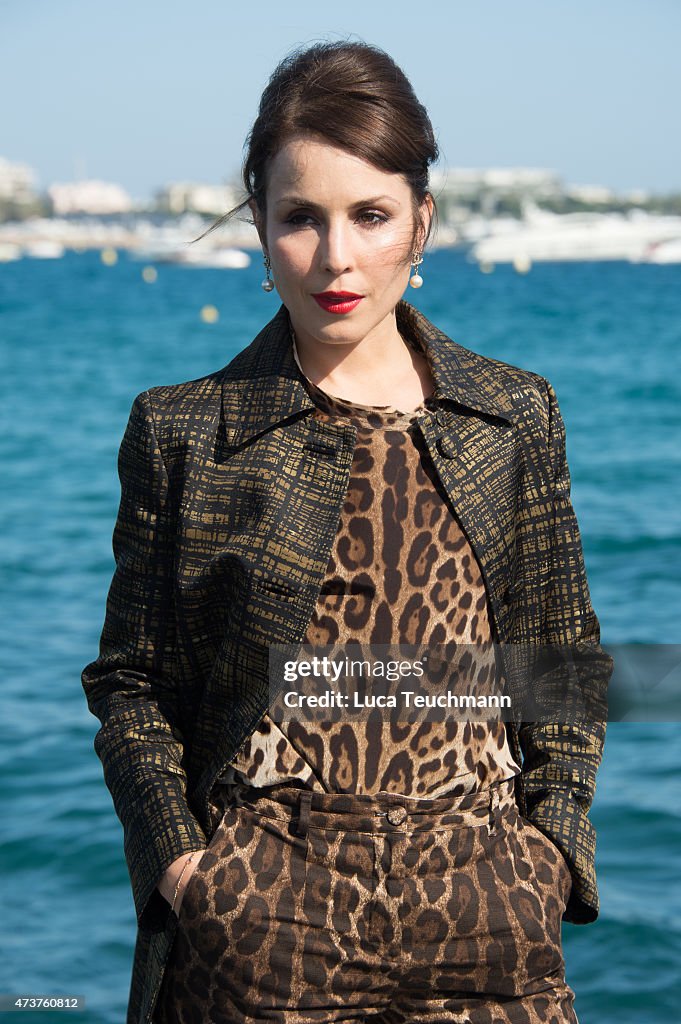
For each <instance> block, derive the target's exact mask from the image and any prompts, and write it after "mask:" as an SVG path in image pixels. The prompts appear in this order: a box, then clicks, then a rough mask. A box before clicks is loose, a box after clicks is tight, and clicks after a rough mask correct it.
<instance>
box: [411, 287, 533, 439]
mask: <svg viewBox="0 0 681 1024" xmlns="http://www.w3.org/2000/svg"><path fill="white" fill-rule="evenodd" d="M398 320H399V321H400V322H401V325H402V326H404V327H405V328H407V329H408V330H409V331H410V333H411V334H412V337H415V338H417V339H418V341H419V344H420V347H421V348H423V349H425V351H426V353H427V355H428V358H429V361H430V363H431V368H432V369H433V373H434V376H435V378H436V381H437V383H438V385H439V387H440V391H441V394H442V395H443V396H444V397H447V398H451V399H452V400H454V401H456V402H458V403H459V404H461V405H463V406H469V407H470V408H472V409H475V410H477V411H478V412H481V413H486V414H489V415H491V416H499V417H501V418H502V419H506V420H507V421H511V422H513V423H515V424H516V425H517V426H518V427H525V428H530V429H533V430H539V431H541V432H546V431H547V429H548V424H549V414H550V395H551V390H552V389H551V385H550V384H549V382H548V380H547V379H546V378H545V377H543V376H542V375H541V374H539V373H536V372H534V371H533V370H530V369H526V368H524V367H521V366H516V365H514V364H513V363H509V362H505V361H504V360H502V359H495V358H493V357H492V356H485V355H482V354H481V353H479V352H476V351H475V350H474V349H473V348H469V347H467V346H466V345H463V344H461V342H460V341H458V340H455V339H454V338H452V337H451V336H450V335H448V334H445V333H444V331H442V330H441V329H440V328H439V327H436V326H435V325H434V324H432V323H431V322H430V321H429V320H427V319H426V317H425V316H423V314H422V313H420V312H417V311H416V310H415V309H414V308H413V307H411V306H408V305H407V304H406V303H402V304H401V306H400V307H398Z"/></svg>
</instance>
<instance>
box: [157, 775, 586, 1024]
mask: <svg viewBox="0 0 681 1024" xmlns="http://www.w3.org/2000/svg"><path fill="white" fill-rule="evenodd" d="M214 793H215V791H214ZM217 799H218V800H222V805H221V807H219V808H218V810H219V812H220V813H221V819H220V822H219V826H218V828H217V830H216V832H215V833H214V835H213V837H212V839H211V841H210V844H209V846H208V848H207V849H206V851H205V853H204V854H203V855H202V857H201V859H200V861H199V864H198V866H197V867H196V869H195V870H194V872H193V874H192V876H191V879H190V881H189V884H188V886H187V888H186V890H185V893H184V897H183V900H182V903H181V905H180V909H179V915H178V924H177V931H176V934H175V940H174V943H173V947H172V949H171V952H170V958H169V962H168V965H167V968H166V973H165V976H164V980H163V986H162V989H161V992H160V996H159V1002H158V1005H157V1009H156V1014H155V1016H154V1021H155V1022H156V1024H260V1022H265V1021H268V1022H281V1024H312V1022H320V1024H321V1022H323V1024H326V1022H346V1021H347V1022H349V1021H353V1022H363V1021H367V1022H369V1021H371V1022H373V1024H398V1022H407V1021H408V1022H409V1024H434V1022H440V1024H445V1022H447V1024H539V1022H542V1024H564V1022H570V1024H575V1022H576V1021H577V1018H576V1016H575V1012H574V1009H573V1001H574V992H573V991H572V989H571V988H570V987H569V986H568V985H567V984H566V981H565V974H564V960H563V955H562V948H561V917H562V914H563V911H564V909H565V906H566V903H567V899H568V896H569V894H570V887H571V884H572V883H571V876H570V872H569V869H568V866H567V864H566V862H565V860H564V858H563V856H562V855H561V853H560V852H559V850H558V849H557V848H556V847H555V846H554V844H553V843H552V842H551V840H550V839H548V838H547V837H546V836H544V835H543V834H542V833H541V832H540V831H539V830H538V829H537V828H536V827H535V826H534V825H533V824H531V823H530V822H529V821H528V820H527V819H525V818H523V817H521V816H520V814H519V813H518V809H517V806H516V803H515V799H514V796H513V780H512V779H510V780H505V781H503V782H500V783H495V784H493V785H492V786H490V787H489V788H488V789H483V790H478V791H476V792H473V793H468V794H467V795H464V796H458V797H440V798H436V799H431V800H427V799H413V798H408V797H404V796H401V795H399V794H395V793H387V792H385V793H384V792H382V793H378V794H374V795H363V794H359V795H356V794H332V793H313V792H312V791H311V790H309V789H306V788H304V787H301V786H299V785H297V784H286V783H284V784H282V785H278V786H275V787H271V788H262V789H254V788H253V787H250V786H248V785H236V786H230V787H229V788H228V787H225V786H223V787H222V791H221V793H220V792H218V795H217Z"/></svg>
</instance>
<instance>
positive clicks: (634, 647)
mask: <svg viewBox="0 0 681 1024" xmlns="http://www.w3.org/2000/svg"><path fill="white" fill-rule="evenodd" d="M269 683H270V710H269V715H270V717H271V718H272V719H273V720H275V721H278V722H283V721H291V720H297V721H307V722H317V723H320V722H325V721H326V722H328V721H339V720H343V719H347V720H351V721H357V720H362V719H367V718H368V716H376V715H377V714H380V715H381V716H385V717H387V718H389V719H390V720H391V721H402V722H414V721H417V720H423V719H426V720H435V721H444V720H446V719H455V720H458V721H468V722H474V721H487V722H489V721H498V720H502V721H515V722H535V721H550V722H557V723H564V724H566V725H568V724H570V723H574V722H589V721H592V722H604V721H681V644H647V645H640V644H617V645H608V646H607V647H606V646H605V645H599V644H595V643H589V644H587V643H580V644H573V645H569V644H562V645H557V644H554V645H549V644H545V645H537V644H491V643H487V644H480V645H476V644H454V643H448V644H443V645H428V646H417V645H409V646H407V645H393V646H386V645H378V644H347V645H338V644H337V645H334V646H325V647H321V646H317V647H314V646H310V645H272V646H271V647H270V648H269Z"/></svg>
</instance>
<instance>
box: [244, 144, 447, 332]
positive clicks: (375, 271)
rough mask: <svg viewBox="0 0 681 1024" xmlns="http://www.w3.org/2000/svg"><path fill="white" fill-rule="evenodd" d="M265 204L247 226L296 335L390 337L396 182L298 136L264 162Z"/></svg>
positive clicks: (403, 271) (403, 272)
mask: <svg viewBox="0 0 681 1024" xmlns="http://www.w3.org/2000/svg"><path fill="white" fill-rule="evenodd" d="M266 205H267V214H266V217H265V220H264V223H263V222H262V221H261V220H260V219H259V218H258V216H257V214H256V223H257V225H258V230H259V233H260V237H261V241H262V242H263V247H264V249H265V251H266V252H268V253H269V256H270V259H271V263H272V276H273V278H274V282H275V285H276V288H277V291H278V292H279V295H280V296H281V300H282V302H283V303H284V305H285V306H286V307H287V309H288V311H289V313H290V315H291V320H292V322H293V327H294V329H295V331H296V335H297V336H298V337H299V338H304V339H306V340H314V341H317V342H321V343H325V344H347V343H356V342H358V341H362V340H363V339H364V338H367V337H370V336H371V337H383V338H387V337H388V334H389V333H390V332H392V333H393V334H394V332H395V320H394V309H395V306H396V304H397V302H398V301H399V300H400V298H401V297H402V294H403V292H404V289H405V288H406V286H407V282H408V279H409V269H410V263H411V255H412V237H413V231H414V210H413V205H412V193H411V188H410V187H409V185H408V184H407V181H406V179H405V178H404V177H403V176H402V175H401V174H390V173H388V172H386V171H382V170H379V169H378V168H376V167H374V166H373V165H372V164H369V163H367V162H366V161H365V160H362V159H360V158H359V157H356V156H353V155H352V154H350V153H347V152H346V151H345V150H342V149H338V148H337V147H335V146H332V145H330V144H329V143H327V142H325V141H323V140H320V139H318V138H315V137H310V136H298V137H295V138H293V139H292V140H291V141H290V142H288V143H287V144H286V145H285V146H284V147H283V148H282V149H281V150H280V151H279V152H278V154H277V155H276V157H275V158H274V159H273V160H272V162H271V163H270V166H269V171H268V182H267V194H266ZM254 212H255V211H254ZM424 213H425V214H426V216H429V215H430V203H428V204H427V209H426V210H425V211H424ZM426 223H427V220H426ZM339 293H345V299H344V301H343V296H342V295H340V296H339Z"/></svg>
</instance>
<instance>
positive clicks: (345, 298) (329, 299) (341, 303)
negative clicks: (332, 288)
mask: <svg viewBox="0 0 681 1024" xmlns="http://www.w3.org/2000/svg"><path fill="white" fill-rule="evenodd" d="M312 298H313V299H314V300H315V302H317V303H318V304H319V305H320V306H321V307H322V309H324V310H326V312H327V313H351V312H352V310H353V309H356V308H357V306H359V304H360V302H361V301H362V299H363V298H364V296H363V295H358V294H357V293H356V292H318V293H317V294H316V295H313V296H312Z"/></svg>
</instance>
